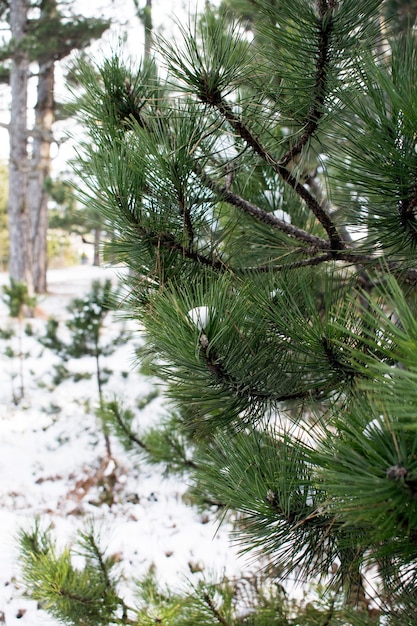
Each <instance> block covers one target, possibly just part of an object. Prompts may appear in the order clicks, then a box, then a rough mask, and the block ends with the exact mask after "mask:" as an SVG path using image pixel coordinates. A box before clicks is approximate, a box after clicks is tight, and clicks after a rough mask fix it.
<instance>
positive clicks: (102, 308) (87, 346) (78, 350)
mask: <svg viewBox="0 0 417 626" xmlns="http://www.w3.org/2000/svg"><path fill="white" fill-rule="evenodd" d="M116 298H117V290H115V289H113V287H112V284H111V281H110V280H109V279H107V280H106V281H104V283H100V281H98V280H96V281H93V283H92V285H91V290H90V292H89V293H87V294H86V295H85V296H84V297H81V298H75V299H73V300H72V301H71V303H70V304H69V306H68V311H69V313H70V314H71V317H70V318H69V319H68V320H67V321H66V323H65V326H66V329H67V331H69V339H68V340H63V339H61V338H60V336H59V330H60V324H59V322H58V321H57V320H56V319H54V318H51V319H50V320H48V324H47V329H46V333H45V335H44V337H42V338H41V339H40V341H41V343H42V345H44V346H46V347H48V348H50V349H51V350H53V351H55V352H56V353H57V354H58V355H59V357H60V358H61V359H62V361H63V363H60V364H59V365H58V366H56V368H55V369H56V375H55V378H54V382H55V383H57V384H58V383H59V382H61V381H62V380H65V379H66V378H68V377H71V378H73V379H74V380H76V381H77V380H81V379H82V378H85V377H86V376H87V375H88V374H80V373H79V372H78V373H75V374H71V373H70V372H69V370H68V367H67V366H66V365H65V364H66V363H68V361H69V360H70V359H81V358H83V357H91V358H92V359H93V360H94V376H95V380H96V388H97V394H98V401H99V410H98V414H99V415H100V412H101V411H102V409H103V406H104V396H103V387H104V385H105V384H106V382H107V381H108V379H109V376H110V375H111V373H112V370H110V369H108V368H106V367H104V365H103V358H104V357H107V356H110V355H111V354H113V352H114V351H115V349H116V348H117V346H118V345H120V344H121V343H122V342H123V341H124V340H125V332H124V329H123V328H122V329H121V330H120V332H118V334H117V335H116V336H112V337H111V339H110V340H109V341H107V342H106V341H105V340H104V333H103V331H104V323H105V320H106V318H107V316H108V314H109V312H110V311H111V310H114V308H115V302H116ZM103 430H104V437H105V443H106V451H107V455H108V457H111V456H112V455H111V446H110V439H109V434H108V428H107V425H106V423H105V421H103Z"/></svg>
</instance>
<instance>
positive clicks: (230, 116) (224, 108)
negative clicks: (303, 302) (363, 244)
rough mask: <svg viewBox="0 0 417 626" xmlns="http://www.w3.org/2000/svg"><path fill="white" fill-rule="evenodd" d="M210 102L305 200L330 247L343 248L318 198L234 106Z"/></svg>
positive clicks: (340, 239) (217, 100)
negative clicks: (262, 139)
mask: <svg viewBox="0 0 417 626" xmlns="http://www.w3.org/2000/svg"><path fill="white" fill-rule="evenodd" d="M209 104H213V105H214V106H216V107H217V109H218V110H219V111H220V113H221V114H222V115H223V116H224V118H225V119H226V120H227V121H228V122H229V124H230V126H231V127H232V128H233V129H234V130H235V131H236V132H237V133H238V135H239V136H240V137H241V138H242V139H243V140H244V141H245V142H246V143H247V144H248V145H249V146H250V147H251V148H252V149H253V150H254V152H256V153H257V154H258V155H259V156H260V157H261V158H262V159H263V160H264V161H266V163H268V164H269V165H271V167H272V168H273V169H274V171H275V172H277V174H278V175H279V176H281V178H282V179H283V180H284V181H285V182H286V183H287V184H288V185H289V186H290V187H291V188H292V189H294V191H295V192H296V194H297V195H298V196H299V197H300V198H301V199H302V200H304V202H305V203H306V205H307V206H308V208H309V209H310V210H311V211H312V213H313V214H314V215H315V216H316V218H317V219H318V221H319V222H320V224H321V225H322V226H323V228H324V230H325V231H326V233H327V235H328V237H329V243H330V248H331V249H332V250H335V251H336V250H343V249H344V248H345V244H344V242H343V239H342V237H341V236H340V234H339V233H338V231H337V228H336V226H335V224H333V222H332V220H331V219H330V217H329V215H328V214H327V213H326V211H325V210H324V209H323V207H322V206H321V205H320V204H319V203H318V202H317V200H316V198H314V196H312V195H311V193H310V192H309V191H308V190H307V189H306V188H305V187H304V185H302V184H301V183H300V182H299V181H298V180H297V178H296V177H295V176H293V174H292V173H291V172H290V171H289V170H287V168H285V167H284V166H283V165H281V164H280V162H279V160H277V159H276V158H275V157H274V155H273V154H272V153H271V152H270V151H269V150H267V149H266V148H264V146H263V145H262V144H261V142H260V141H259V139H257V138H256V137H255V136H254V135H253V134H252V133H251V131H250V130H249V129H248V128H247V127H246V126H245V124H244V123H243V122H242V121H241V120H240V119H239V118H238V117H237V116H236V115H235V114H234V112H233V110H232V108H231V107H230V106H229V105H228V104H227V103H226V102H224V101H223V100H221V99H214V100H213V101H212V102H209Z"/></svg>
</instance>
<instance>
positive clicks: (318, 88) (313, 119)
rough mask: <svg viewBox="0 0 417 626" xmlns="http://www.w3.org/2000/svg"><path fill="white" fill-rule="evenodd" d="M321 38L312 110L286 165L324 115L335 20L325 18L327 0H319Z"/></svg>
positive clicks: (286, 155) (283, 160)
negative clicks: (331, 40)
mask: <svg viewBox="0 0 417 626" xmlns="http://www.w3.org/2000/svg"><path fill="white" fill-rule="evenodd" d="M318 9H319V38H318V56H317V65H316V80H315V84H314V90H313V93H314V97H313V102H312V105H311V107H310V111H309V112H308V115H307V117H306V120H305V124H304V125H305V130H304V132H303V134H302V135H301V137H300V138H299V139H298V141H297V143H296V144H295V146H293V147H291V148H290V150H288V152H287V153H286V154H285V155H284V156H283V157H282V158H281V159H280V161H279V162H280V164H281V165H283V166H284V167H285V166H287V165H288V163H290V161H292V160H293V159H294V158H295V157H296V156H298V155H299V154H300V153H301V151H302V149H303V148H304V146H305V145H306V144H307V143H308V141H309V139H310V138H311V137H312V136H313V134H314V133H315V132H316V130H317V128H318V126H319V122H320V120H321V118H322V117H323V105H324V100H325V91H326V79H327V72H328V64H329V56H330V54H329V48H330V39H331V33H332V29H333V21H332V19H331V17H330V18H329V19H327V20H325V19H324V18H325V17H326V14H327V12H328V10H329V7H328V6H327V2H326V0H319V2H318Z"/></svg>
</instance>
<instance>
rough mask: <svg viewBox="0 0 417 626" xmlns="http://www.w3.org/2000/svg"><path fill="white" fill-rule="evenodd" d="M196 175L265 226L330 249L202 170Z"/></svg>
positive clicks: (318, 239)
mask: <svg viewBox="0 0 417 626" xmlns="http://www.w3.org/2000/svg"><path fill="white" fill-rule="evenodd" d="M196 173H197V175H198V176H199V177H200V180H201V181H202V182H203V183H204V184H205V185H206V186H207V187H208V189H210V190H211V191H213V192H214V193H215V194H216V195H218V196H219V197H220V198H222V199H223V200H225V201H226V202H228V203H229V204H231V205H232V206H234V207H236V208H238V209H241V210H242V211H244V212H245V213H248V214H249V215H252V216H253V217H255V218H256V219H258V220H259V221H261V222H263V223H264V224H268V225H269V226H271V227H272V228H277V229H278V230H281V231H282V232H284V233H285V234H287V235H288V236H289V237H292V238H293V239H297V240H298V241H303V242H305V243H308V244H310V245H312V246H314V247H315V248H318V249H319V250H328V249H329V248H330V244H329V242H328V241H326V240H325V239H321V237H316V236H315V235H312V234H311V233H308V232H307V231H305V230H302V229H301V228H297V227H296V226H293V225H292V224H289V223H288V222H285V221H284V220H281V219H279V218H278V217H276V216H275V215H273V214H272V213H268V212H267V211H264V210H263V209H261V208H259V207H258V206H256V205H255V204H252V202H249V201H248V200H245V199H244V198H242V197H241V196H239V195H237V194H235V193H233V192H231V191H230V190H229V189H228V187H227V186H226V185H224V186H223V185H218V184H217V183H216V182H215V181H214V180H213V179H212V178H210V176H209V175H208V174H206V173H205V172H204V171H203V170H202V169H201V168H198V169H197V168H196Z"/></svg>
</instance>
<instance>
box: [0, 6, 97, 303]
mask: <svg viewBox="0 0 417 626" xmlns="http://www.w3.org/2000/svg"><path fill="white" fill-rule="evenodd" d="M2 8H3V11H4V14H5V16H6V18H7V20H8V22H9V23H10V34H11V41H10V42H9V43H8V44H7V45H6V46H4V47H3V50H2V52H1V58H2V60H7V59H10V61H11V63H10V85H11V105H10V111H11V117H10V123H9V126H8V130H9V137H10V165H9V189H10V191H9V209H8V213H9V229H10V255H9V256H10V259H9V270H10V275H11V276H12V278H14V279H15V280H18V281H24V282H26V283H27V284H28V285H29V288H30V289H31V290H34V291H36V292H37V293H43V292H44V291H45V290H46V268H47V246H46V234H47V228H48V203H47V200H48V196H47V185H46V182H47V180H48V178H49V176H50V167H51V156H50V148H51V144H52V143H53V141H54V137H53V133H52V126H53V123H54V120H55V101H54V72H55V63H56V62H57V61H59V60H61V59H63V58H65V57H66V56H68V55H69V54H70V52H71V51H72V50H75V49H81V48H84V47H85V46H87V45H88V44H89V43H90V42H91V41H92V40H94V39H96V38H99V37H101V35H102V34H103V32H104V31H105V30H106V29H107V28H108V27H109V22H108V21H106V20H101V19H95V18H83V17H80V16H77V15H74V14H72V13H71V12H68V11H66V8H65V5H64V8H63V10H61V9H60V8H59V6H58V4H57V2H56V0H42V2H40V3H33V4H31V3H28V2H26V0H22V1H21V0H10V3H8V4H4V5H3V7H2ZM31 63H35V64H36V65H37V67H38V70H37V72H36V75H37V103H36V105H35V124H34V127H33V129H32V130H31V131H29V130H28V119H27V118H28V103H27V94H28V78H29V71H30V69H31ZM29 137H31V143H30V151H29V152H28V146H29V144H28V142H29Z"/></svg>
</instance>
